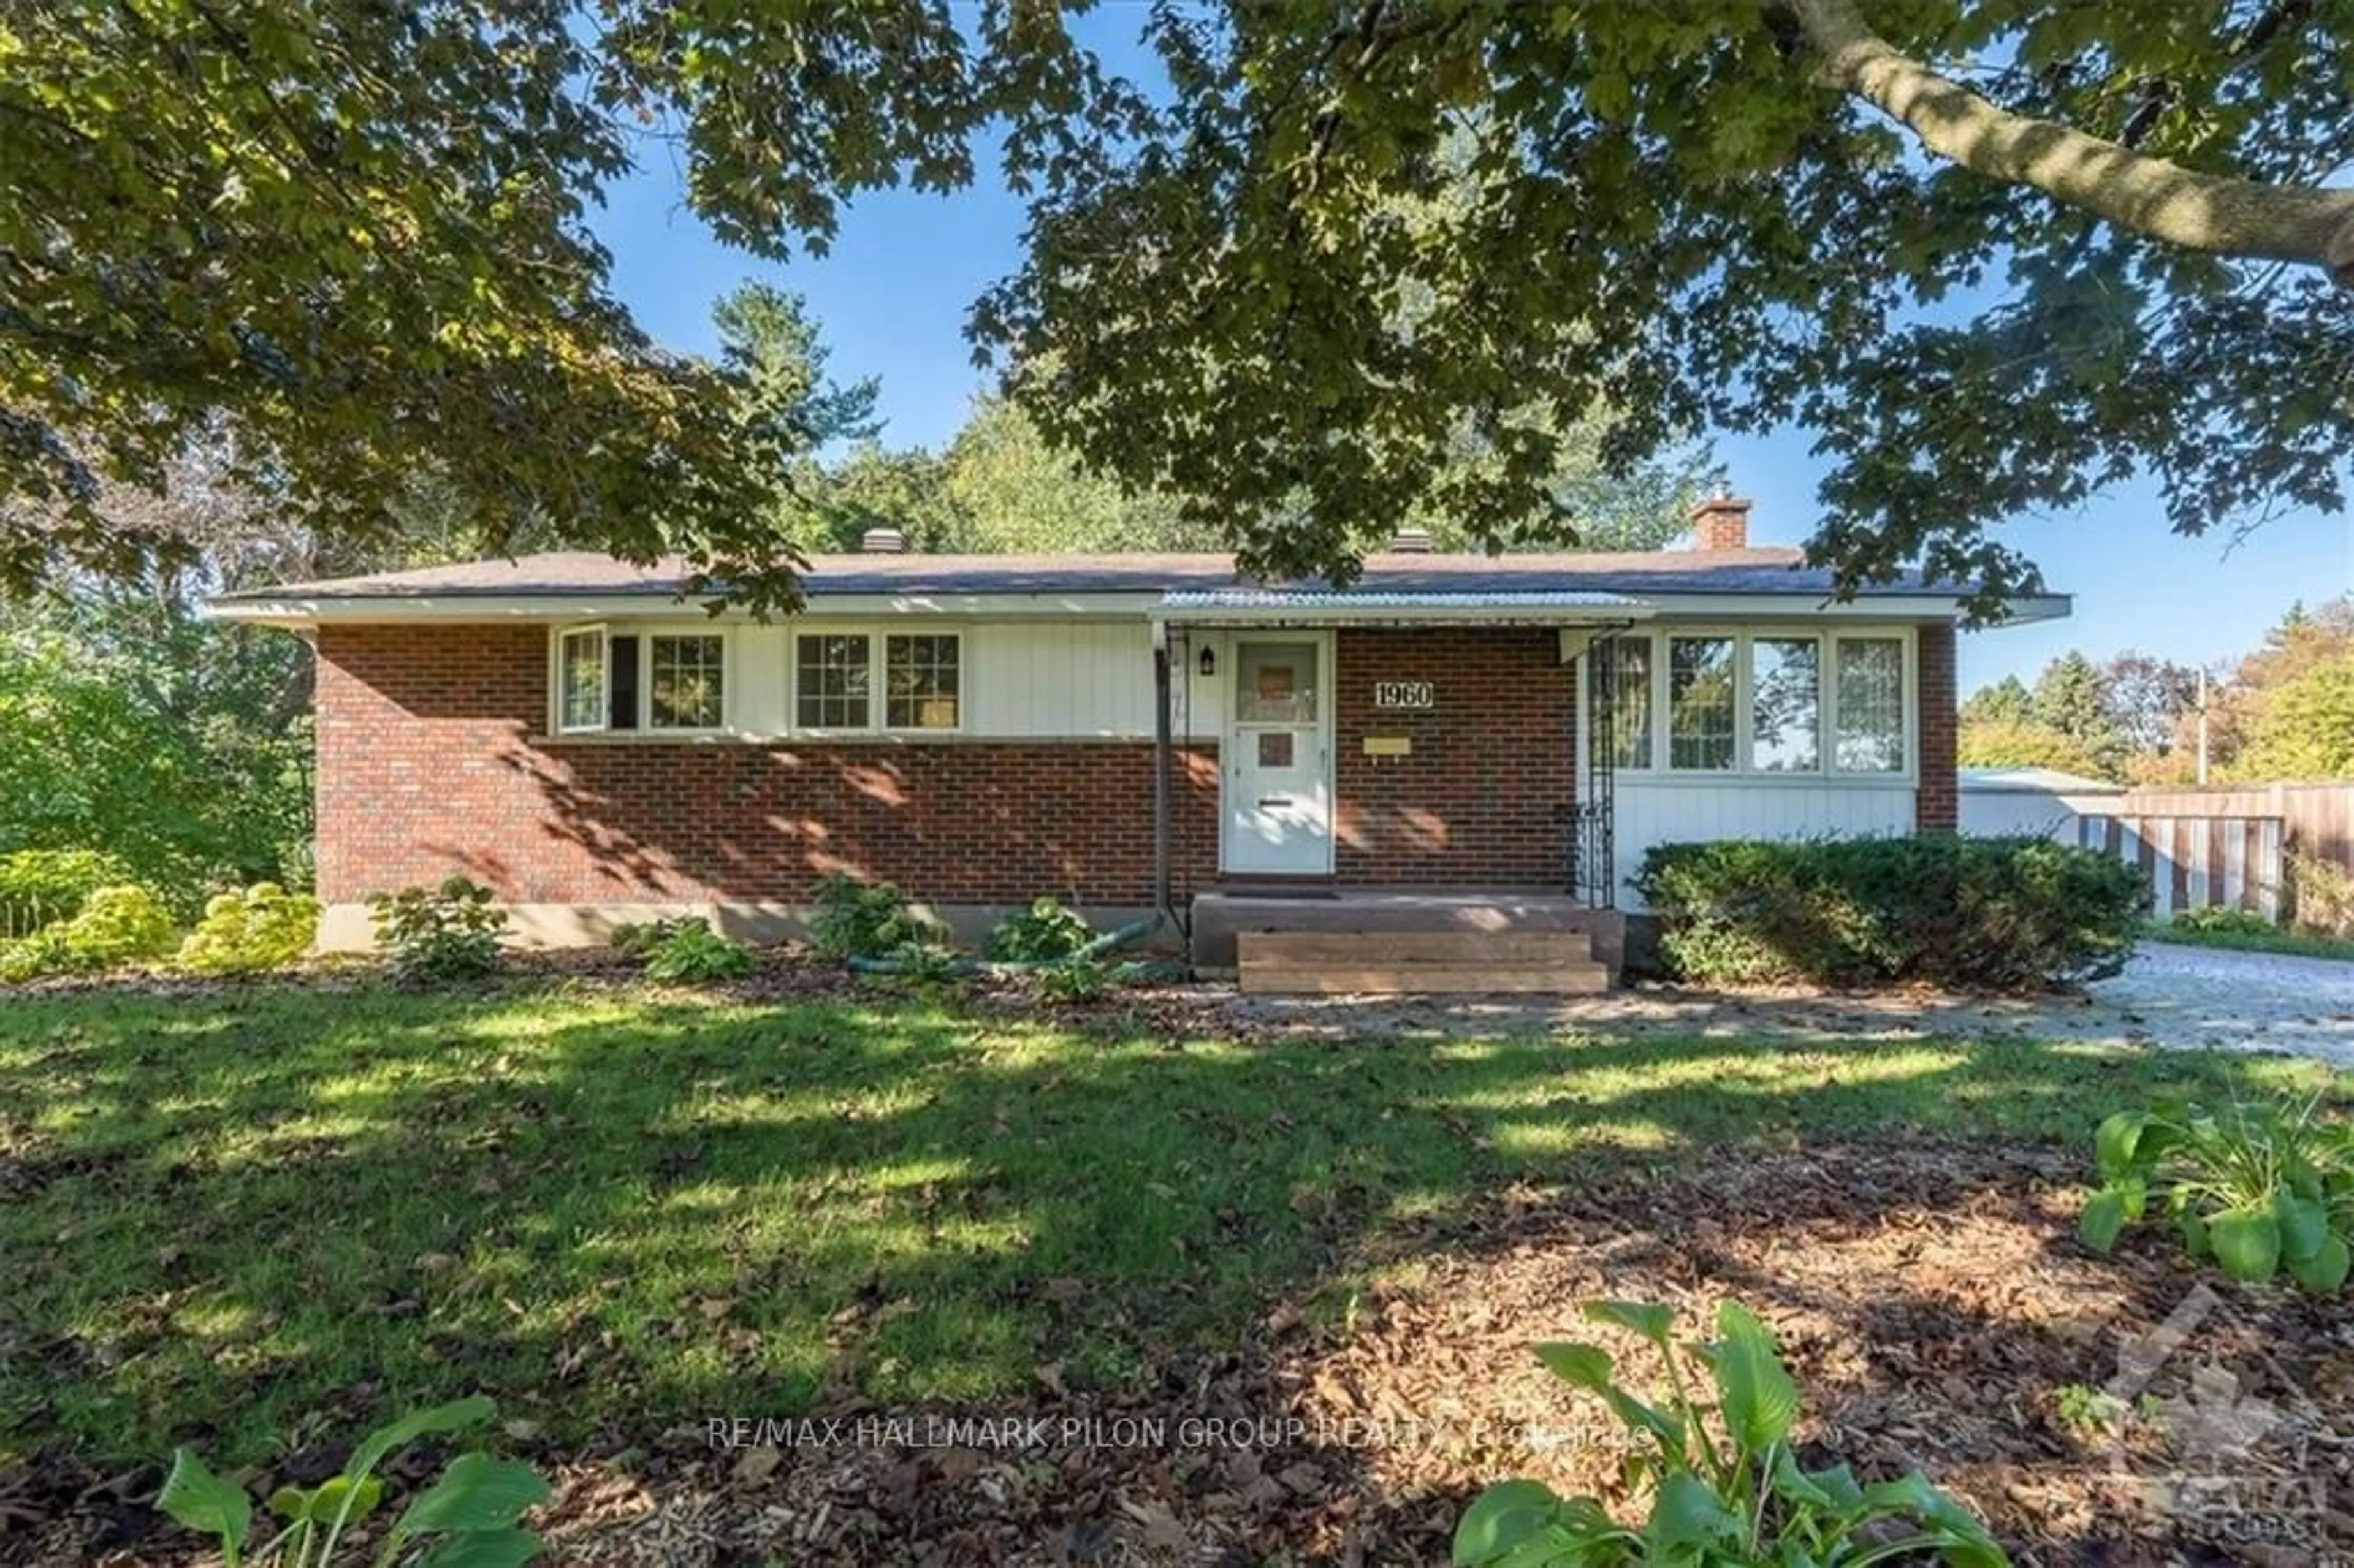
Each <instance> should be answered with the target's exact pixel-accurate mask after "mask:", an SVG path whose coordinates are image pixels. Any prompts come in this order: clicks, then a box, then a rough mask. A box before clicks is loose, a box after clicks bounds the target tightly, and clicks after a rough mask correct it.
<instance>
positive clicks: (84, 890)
mask: <svg viewBox="0 0 2354 1568" xmlns="http://www.w3.org/2000/svg"><path fill="white" fill-rule="evenodd" d="M130 880H131V874H130V873H129V872H128V871H126V870H124V869H123V865H122V862H121V861H119V860H117V859H115V858H114V857H113V856H112V855H111V854H101V853H99V852H98V851H96V850H18V851H16V853H14V854H5V855H0V938H24V937H30V936H32V935H33V934H34V933H35V932H37V931H38V930H39V929H40V928H41V927H44V926H51V925H55V924H56V923H57V922H58V921H60V920H70V919H72V918H73V917H74V916H77V915H79V914H80V913H81V906H82V904H83V902H84V901H85V900H87V899H88V898H89V897H90V895H91V894H93V893H95V892H97V891H98V890H99V889H100V888H101V887H107V886H114V885H121V884H123V883H127V882H129V881H130Z"/></svg>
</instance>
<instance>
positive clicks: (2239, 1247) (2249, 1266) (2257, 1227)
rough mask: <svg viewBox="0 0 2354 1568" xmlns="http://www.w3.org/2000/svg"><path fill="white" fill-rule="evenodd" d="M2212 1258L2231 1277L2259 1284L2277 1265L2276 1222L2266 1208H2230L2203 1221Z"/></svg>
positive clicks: (2278, 1238) (2278, 1265)
mask: <svg viewBox="0 0 2354 1568" xmlns="http://www.w3.org/2000/svg"><path fill="white" fill-rule="evenodd" d="M2207 1239H2208V1240H2209V1241H2210V1242H2211V1243H2213V1244H2214V1247H2215V1261H2216V1263H2217V1264H2218V1265H2219V1266H2221V1268H2222V1270H2223V1272H2224V1273H2226V1274H2228V1275H2230V1276H2231V1277H2232V1278H2234V1279H2240V1280H2245V1281H2246V1282H2248V1283H2249V1284H2251V1285H2260V1284H2262V1283H2263V1282H2264V1281H2265V1280H2267V1279H2270V1278H2271V1277H2273V1275H2274V1272H2276V1271H2277V1270H2278V1269H2279V1267H2280V1255H2281V1236H2280V1222H2279V1221H2278V1220H2276V1219H2274V1217H2273V1214H2272V1211H2271V1210H2269V1209H2232V1210H2230V1211H2228V1212H2226V1213H2221V1214H2218V1215H2216V1216H2215V1217H2214V1218H2213V1219H2211V1220H2210V1221H2208V1222H2207Z"/></svg>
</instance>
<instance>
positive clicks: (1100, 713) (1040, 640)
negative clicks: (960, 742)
mask: <svg viewBox="0 0 2354 1568" xmlns="http://www.w3.org/2000/svg"><path fill="white" fill-rule="evenodd" d="M965 638H966V641H967V651H966V659H965V667H966V669H967V671H968V672H969V674H968V676H967V678H968V679H969V680H970V683H971V698H970V704H971V717H970V722H969V724H968V726H967V728H966V733H967V734H970V735H975V736H1002V737H1018V736H1130V737H1134V736H1148V737H1149V736H1150V735H1151V734H1152V631H1151V629H1150V627H1149V626H1147V625H1146V624H1145V623H1144V622H1143V620H1129V621H1092V620H1076V621H1007V622H998V623H994V624H991V623H987V622H984V623H981V624H980V625H976V626H970V627H968V628H966V630H965Z"/></svg>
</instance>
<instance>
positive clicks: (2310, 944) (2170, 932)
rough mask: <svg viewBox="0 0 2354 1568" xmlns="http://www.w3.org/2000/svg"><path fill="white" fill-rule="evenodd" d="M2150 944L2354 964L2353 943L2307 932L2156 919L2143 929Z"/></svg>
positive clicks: (2345, 939)
mask: <svg viewBox="0 0 2354 1568" xmlns="http://www.w3.org/2000/svg"><path fill="white" fill-rule="evenodd" d="M2141 935H2142V939H2143V940H2144V941H2147V942H2173V943H2177V944H2179V945H2180V946H2182V947H2186V948H2228V949H2230V950H2231V951H2232V952H2239V953H2285V954H2288V955H2290V956H2291V957H2294V958H2300V959H2339V960H2341V961H2343V962H2347V963H2354V940H2349V939H2347V938H2341V937H2316V936H2312V935H2310V934H2308V933H2306V932H2304V931H2285V930H2279V929H2274V930H2270V931H2212V930H2201V929H2200V928H2199V927H2196V926H2177V925H2174V924H2171V923H2169V922H2167V921H2161V920H2153V921H2151V922H2149V923H2147V925H2145V926H2144V927H2142V931H2141Z"/></svg>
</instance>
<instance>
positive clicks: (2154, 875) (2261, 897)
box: [2076, 802, 2285, 920]
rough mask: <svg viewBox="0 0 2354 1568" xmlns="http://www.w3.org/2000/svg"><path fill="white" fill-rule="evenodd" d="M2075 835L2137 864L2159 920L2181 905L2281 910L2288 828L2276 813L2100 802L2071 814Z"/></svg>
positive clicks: (2276, 913) (2275, 914) (2271, 913)
mask: <svg viewBox="0 0 2354 1568" xmlns="http://www.w3.org/2000/svg"><path fill="white" fill-rule="evenodd" d="M2104 804H2105V805H2107V804H2108V803H2107V802H2105V803H2104ZM2076 842H2078V843H2079V844H2082V845H2084V847H2085V848H2087V849H2099V850H2106V851H2107V852H2108V853H2111V854H2113V855H2115V856H2116V857H2117V858H2118V859H2120V860H2122V861H2124V862H2125V863H2126V864H2128V865H2137V866H2139V867H2141V873H2142V875H2143V876H2145V877H2147V879H2148V881H2149V886H2150V893H2151V895H2152V896H2153V898H2154V900H2155V903H2156V907H2155V909H2154V910H2153V913H2154V914H2155V915H2156V916H2157V917H2158V919H2160V920H2163V919H2166V918H2168V916H2171V915H2173V913H2174V912H2175V911H2176V910H2178V909H2216V908H2221V909H2252V910H2254V911H2255V912H2256V913H2258V914H2260V915H2262V916H2264V918H2265V919H2267V920H2278V919H2279V918H2280V914H2281V850H2282V846H2283V844H2284V843H2285V832H2284V831H2283V826H2282V822H2281V819H2280V818H2278V817H2259V816H2213V817H2206V816H2185V815H2179V814H2164V813H2143V812H2136V811H2131V810H2100V811H2096V812H2086V813H2084V814H2083V815H2081V816H2079V817H2078V818H2077V819H2076Z"/></svg>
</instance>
